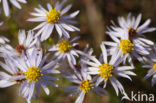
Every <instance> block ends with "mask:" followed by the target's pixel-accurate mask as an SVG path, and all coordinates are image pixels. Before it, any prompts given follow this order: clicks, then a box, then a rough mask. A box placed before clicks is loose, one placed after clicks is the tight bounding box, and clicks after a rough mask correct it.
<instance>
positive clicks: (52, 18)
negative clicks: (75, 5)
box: [46, 8, 61, 23]
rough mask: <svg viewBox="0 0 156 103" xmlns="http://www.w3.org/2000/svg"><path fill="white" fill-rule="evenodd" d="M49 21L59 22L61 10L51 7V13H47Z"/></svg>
mask: <svg viewBox="0 0 156 103" xmlns="http://www.w3.org/2000/svg"><path fill="white" fill-rule="evenodd" d="M46 17H47V22H49V23H58V22H59V20H60V17H61V14H60V10H58V11H57V10H56V8H54V9H53V8H51V10H50V11H49V13H48V14H47V15H46Z"/></svg>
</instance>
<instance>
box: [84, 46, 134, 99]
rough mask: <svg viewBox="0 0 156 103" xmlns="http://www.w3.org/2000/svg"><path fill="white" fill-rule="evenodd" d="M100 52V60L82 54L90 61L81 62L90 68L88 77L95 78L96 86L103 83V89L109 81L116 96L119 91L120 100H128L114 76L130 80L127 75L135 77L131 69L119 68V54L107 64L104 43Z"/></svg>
mask: <svg viewBox="0 0 156 103" xmlns="http://www.w3.org/2000/svg"><path fill="white" fill-rule="evenodd" d="M101 50H102V58H100V60H98V59H96V58H95V57H94V56H88V55H86V54H83V55H85V56H86V57H88V58H89V59H90V61H85V60H84V61H83V62H84V63H86V64H88V65H89V66H90V67H89V68H88V73H89V74H90V75H95V76H96V78H97V81H96V83H95V85H96V86H98V85H100V84H102V83H103V84H104V85H103V87H104V88H105V87H106V86H107V83H108V82H109V81H110V83H111V84H112V86H113V87H114V89H115V91H116V94H117V95H118V94H119V91H120V92H121V94H122V95H123V97H122V99H129V97H128V96H127V94H126V92H125V90H124V88H123V86H122V84H121V83H120V82H119V81H118V80H117V79H116V76H118V77H124V78H128V79H130V80H131V78H130V76H129V75H133V76H134V75H135V74H134V73H133V72H131V71H130V70H132V69H133V67H132V66H119V64H120V63H121V62H122V61H123V57H121V56H120V54H121V52H119V53H118V54H114V55H112V56H111V59H110V61H109V62H108V55H107V52H106V48H105V46H104V43H102V44H101Z"/></svg>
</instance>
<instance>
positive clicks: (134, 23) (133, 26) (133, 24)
mask: <svg viewBox="0 0 156 103" xmlns="http://www.w3.org/2000/svg"><path fill="white" fill-rule="evenodd" d="M141 17H142V14H139V15H138V16H137V18H135V17H134V16H131V13H129V14H128V16H127V18H126V19H124V17H119V18H118V23H119V26H116V25H115V23H114V22H113V21H112V24H113V26H111V27H110V28H108V31H107V33H108V34H110V35H115V36H117V37H121V33H123V32H124V33H126V34H124V35H129V38H130V39H138V38H139V37H140V36H141V37H142V36H143V34H144V33H147V32H153V31H155V30H156V28H154V27H149V24H150V23H151V20H150V19H148V20H146V21H145V23H143V24H142V25H140V22H141ZM142 42H145V43H146V41H142Z"/></svg>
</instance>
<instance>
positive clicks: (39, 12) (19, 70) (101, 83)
mask: <svg viewBox="0 0 156 103" xmlns="http://www.w3.org/2000/svg"><path fill="white" fill-rule="evenodd" d="M9 1H10V2H11V3H12V4H13V5H15V6H16V7H18V8H21V6H20V5H19V3H18V1H19V2H23V3H26V0H9ZM0 2H1V1H0ZM65 2H66V0H63V1H62V2H61V3H59V2H57V3H56V4H55V6H54V7H52V6H51V5H50V4H49V3H48V4H47V9H45V8H43V7H42V6H41V5H39V7H38V8H35V9H34V10H35V12H32V13H31V15H32V16H34V18H30V19H28V21H30V22H41V24H39V25H38V26H37V27H35V28H34V29H33V30H30V31H28V32H25V31H24V30H19V34H18V41H19V44H18V45H17V46H16V47H15V48H14V47H12V46H11V45H9V40H8V39H7V38H5V37H3V36H1V37H0V44H1V45H0V52H1V53H0V56H1V57H2V58H3V59H4V62H0V66H1V67H2V68H3V69H4V70H5V71H6V72H7V73H6V72H4V71H1V72H0V88H5V87H9V86H12V85H15V84H20V85H21V87H20V89H19V95H22V96H23V97H24V98H25V99H26V100H27V102H28V103H31V99H32V98H34V97H35V96H36V94H37V96H40V89H39V88H40V87H42V88H43V90H44V91H45V93H46V94H47V95H48V94H49V93H50V91H49V89H48V87H47V85H52V86H54V87H58V85H57V84H55V83H54V82H53V81H56V80H59V79H58V78H56V77H55V76H53V75H52V74H59V73H60V74H61V76H62V77H64V78H66V79H68V80H69V81H70V82H72V83H73V84H75V85H74V86H69V87H64V91H65V92H70V95H69V96H73V95H75V94H78V93H79V96H78V98H77V99H76V101H75V103H82V102H83V99H84V97H85V94H86V93H88V92H89V91H90V90H93V91H95V92H96V93H97V94H99V95H101V96H103V95H105V94H107V91H106V89H105V88H106V87H107V84H108V82H110V83H111V85H112V86H113V88H114V89H115V92H116V94H117V95H119V92H120V93H121V95H122V99H129V97H128V95H127V94H126V92H125V90H124V88H123V86H122V84H121V83H120V82H119V81H118V80H117V78H118V77H123V78H128V79H130V80H132V79H131V77H130V76H136V74H135V73H134V72H132V70H133V69H134V65H133V59H135V58H136V59H137V60H138V61H139V62H141V63H147V64H146V65H143V67H144V68H149V69H150V70H149V71H148V73H147V75H146V76H145V79H147V78H149V77H151V76H153V78H152V85H154V84H155V82H156V75H155V71H156V46H155V45H154V43H153V42H152V41H150V40H148V39H145V38H144V36H143V34H144V33H147V32H152V31H155V30H156V28H150V27H149V24H150V22H151V21H150V19H148V20H147V21H145V23H144V24H142V25H141V26H140V25H139V24H140V21H141V16H142V15H141V14H140V15H138V17H137V18H135V17H133V16H131V14H129V15H128V16H127V19H124V18H123V17H119V18H118V23H119V25H115V23H114V22H112V24H113V25H112V26H110V28H108V31H107V32H106V33H107V34H108V35H109V36H110V37H111V38H112V39H113V41H114V42H110V41H103V42H102V43H101V45H100V47H101V51H102V53H101V55H100V57H99V58H98V59H97V58H96V56H94V55H93V49H92V48H89V46H88V45H87V46H86V47H85V49H84V50H83V51H80V50H77V49H76V48H75V47H76V46H77V45H79V44H78V43H74V42H75V40H78V39H79V37H77V36H76V37H74V38H73V39H71V38H70V35H69V32H75V31H80V30H79V28H77V27H75V26H73V25H74V24H76V23H77V22H76V21H75V20H73V19H74V18H75V17H76V16H77V15H78V14H79V11H75V12H73V13H71V14H69V15H65V13H67V12H68V11H69V10H70V9H71V7H72V5H71V4H70V5H68V6H66V7H65V8H63V6H64V4H65ZM2 3H3V8H4V11H5V14H6V16H9V6H8V1H7V0H2ZM54 28H55V29H56V31H57V33H58V34H59V40H58V43H57V44H56V45H53V46H51V47H49V48H48V50H47V51H46V50H44V49H43V48H42V42H43V41H45V40H47V39H48V38H50V35H51V34H53V31H54ZM37 30H38V32H36V33H35V32H34V31H37ZM105 45H107V46H108V49H106V47H105ZM51 54H52V55H51ZM149 58H150V59H149ZM66 67H68V68H66ZM59 68H61V69H60V70H59ZM69 68H70V69H69ZM35 91H36V94H35Z"/></svg>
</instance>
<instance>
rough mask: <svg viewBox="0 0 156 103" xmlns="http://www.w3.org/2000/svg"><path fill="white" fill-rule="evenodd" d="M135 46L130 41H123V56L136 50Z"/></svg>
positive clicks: (121, 47) (121, 43)
mask: <svg viewBox="0 0 156 103" xmlns="http://www.w3.org/2000/svg"><path fill="white" fill-rule="evenodd" d="M133 46H134V44H133V43H132V42H131V41H130V40H121V41H120V45H119V49H120V50H122V54H123V55H124V54H127V53H130V52H131V51H132V50H134V48H133Z"/></svg>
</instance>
